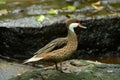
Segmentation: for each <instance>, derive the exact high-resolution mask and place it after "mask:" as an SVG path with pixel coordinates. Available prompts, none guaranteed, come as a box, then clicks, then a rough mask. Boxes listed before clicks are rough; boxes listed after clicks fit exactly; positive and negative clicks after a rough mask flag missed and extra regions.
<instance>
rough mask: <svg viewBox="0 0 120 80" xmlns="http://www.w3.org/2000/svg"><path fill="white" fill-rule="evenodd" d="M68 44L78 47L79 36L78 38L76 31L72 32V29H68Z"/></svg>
mask: <svg viewBox="0 0 120 80" xmlns="http://www.w3.org/2000/svg"><path fill="white" fill-rule="evenodd" d="M67 37H68V44H69V45H72V46H74V45H77V44H78V41H77V36H76V33H75V32H74V31H71V30H70V29H68V35H67Z"/></svg>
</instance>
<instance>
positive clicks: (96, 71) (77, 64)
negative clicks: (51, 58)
mask: <svg viewBox="0 0 120 80" xmlns="http://www.w3.org/2000/svg"><path fill="white" fill-rule="evenodd" d="M63 64H64V65H63V71H64V73H61V72H57V71H56V70H54V69H47V68H46V69H39V70H38V69H36V70H33V71H28V72H25V73H23V74H21V75H19V76H17V77H14V78H11V79H9V80H98V79H101V80H104V79H105V80H119V76H120V74H119V73H120V65H110V64H102V63H99V62H92V61H84V60H70V61H66V62H64V63H63Z"/></svg>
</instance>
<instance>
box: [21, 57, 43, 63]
mask: <svg viewBox="0 0 120 80" xmlns="http://www.w3.org/2000/svg"><path fill="white" fill-rule="evenodd" d="M41 59H43V57H36V56H33V57H32V58H30V59H28V60H26V61H25V62H23V64H26V63H29V62H35V61H39V60H41Z"/></svg>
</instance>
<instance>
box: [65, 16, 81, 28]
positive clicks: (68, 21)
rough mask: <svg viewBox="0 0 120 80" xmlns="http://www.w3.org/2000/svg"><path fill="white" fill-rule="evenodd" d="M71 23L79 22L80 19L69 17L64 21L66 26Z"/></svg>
mask: <svg viewBox="0 0 120 80" xmlns="http://www.w3.org/2000/svg"><path fill="white" fill-rule="evenodd" d="M71 23H80V21H79V20H78V19H77V18H72V19H69V20H67V22H66V27H67V28H68V27H69V25H70V24H71Z"/></svg>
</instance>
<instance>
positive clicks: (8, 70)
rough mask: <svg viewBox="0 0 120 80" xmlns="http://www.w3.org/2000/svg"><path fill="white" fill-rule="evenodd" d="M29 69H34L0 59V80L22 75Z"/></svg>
mask: <svg viewBox="0 0 120 80" xmlns="http://www.w3.org/2000/svg"><path fill="white" fill-rule="evenodd" d="M31 69H35V68H34V67H31V66H26V65H21V64H18V63H15V62H7V61H4V60H2V59H0V80H8V79H9V78H12V77H15V76H17V75H21V74H22V73H24V72H26V71H29V70H31Z"/></svg>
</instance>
